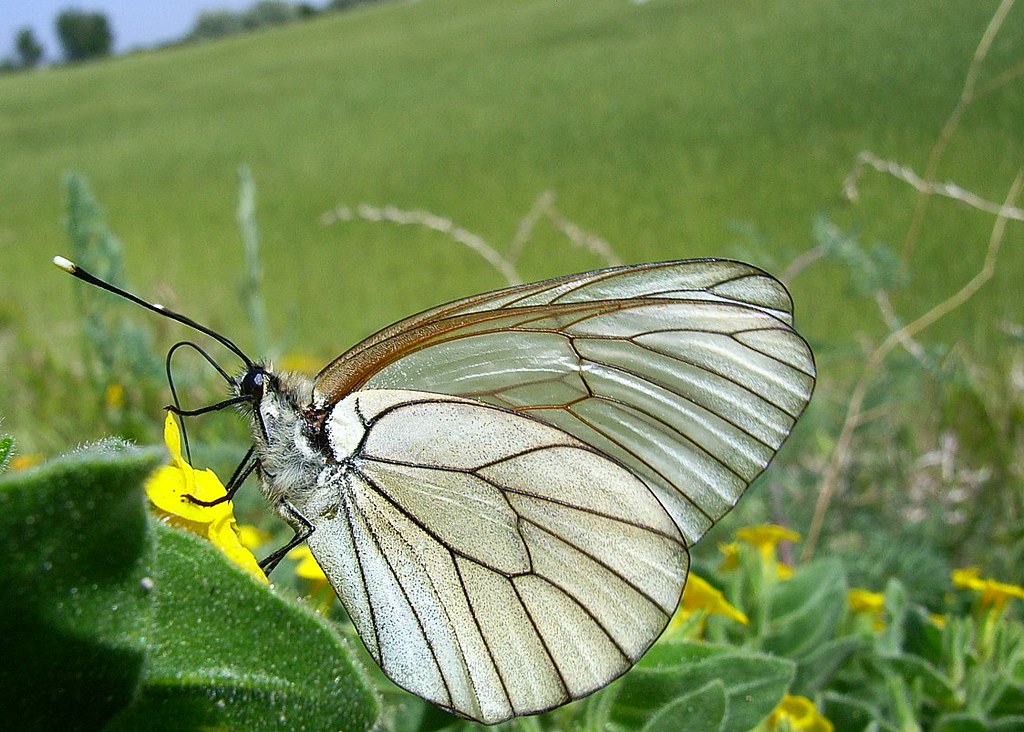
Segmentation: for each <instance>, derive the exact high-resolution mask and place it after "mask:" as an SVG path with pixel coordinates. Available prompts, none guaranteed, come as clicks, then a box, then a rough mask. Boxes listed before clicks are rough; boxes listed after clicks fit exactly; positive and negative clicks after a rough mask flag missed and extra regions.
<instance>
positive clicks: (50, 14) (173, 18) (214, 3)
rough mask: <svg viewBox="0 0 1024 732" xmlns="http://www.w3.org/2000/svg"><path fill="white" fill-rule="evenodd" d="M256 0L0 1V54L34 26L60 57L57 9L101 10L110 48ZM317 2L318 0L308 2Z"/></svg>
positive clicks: (149, 39)
mask: <svg viewBox="0 0 1024 732" xmlns="http://www.w3.org/2000/svg"><path fill="white" fill-rule="evenodd" d="M253 2H254V0H148V1H147V0H0V57H6V56H12V55H14V34H15V33H16V32H17V31H18V29H20V28H24V27H26V26H28V27H30V28H32V30H33V31H34V32H35V35H36V39H37V40H38V41H39V42H40V43H41V44H42V46H43V49H44V51H45V53H46V59H47V60H48V61H55V60H58V59H59V58H60V56H61V51H60V44H58V43H57V36H56V34H55V33H54V29H53V28H54V22H55V20H56V18H57V14H58V13H59V12H60V11H61V10H65V9H68V8H76V9H78V10H84V11H87V12H102V13H104V14H105V15H106V16H107V20H109V21H110V25H111V28H112V29H113V31H114V50H115V51H118V52H120V51H127V50H128V49H130V48H135V47H137V46H153V45H156V44H158V43H160V42H163V41H170V40H174V39H176V38H180V37H181V36H183V35H185V33H187V32H188V31H189V30H191V29H192V26H193V24H194V23H195V19H196V16H198V15H199V13H200V11H202V10H217V9H221V8H230V9H232V10H242V9H244V8H247V7H249V6H250V5H252V3H253ZM311 4H313V5H321V4H322V3H311Z"/></svg>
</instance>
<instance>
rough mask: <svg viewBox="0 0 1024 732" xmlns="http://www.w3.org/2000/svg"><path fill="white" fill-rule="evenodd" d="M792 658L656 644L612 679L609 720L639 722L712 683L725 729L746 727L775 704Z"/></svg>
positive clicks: (625, 723)
mask: <svg viewBox="0 0 1024 732" xmlns="http://www.w3.org/2000/svg"><path fill="white" fill-rule="evenodd" d="M793 671H794V665H793V663H792V662H791V661H788V660H786V659H782V658H776V657H773V656H767V655H764V654H760V653H754V652H751V651H746V650H742V649H738V648H734V647H732V646H716V645H711V644H700V643H692V642H684V641H669V642H660V643H658V644H656V645H655V646H654V648H652V649H651V650H650V651H649V652H648V653H647V655H646V656H645V657H644V659H643V660H642V661H641V662H640V663H639V664H638V665H637V666H636V668H634V669H633V670H632V671H630V672H629V673H628V674H626V675H625V676H623V677H622V679H620V680H619V681H617V682H616V684H617V687H616V691H617V695H616V698H615V702H614V704H613V707H612V709H611V712H610V714H609V717H610V721H611V722H612V723H613V724H618V725H620V726H622V727H625V728H628V729H635V728H637V727H640V726H642V725H643V724H645V723H646V722H647V720H649V719H651V718H652V717H653V716H654V715H657V714H659V713H661V712H662V710H664V709H666V708H667V707H669V706H674V705H675V702H676V701H677V700H679V699H681V698H684V697H686V696H688V695H690V694H692V693H694V692H696V691H698V690H702V689H703V688H704V687H705V686H707V685H708V684H709V683H711V682H713V681H721V682H722V683H723V684H724V691H725V697H726V700H727V702H728V703H727V705H726V709H727V714H726V718H725V721H724V722H723V724H722V725H721V729H723V730H749V729H751V728H752V727H753V726H754V725H756V724H757V723H758V722H760V721H761V720H762V719H764V718H765V717H766V716H768V714H769V713H770V712H771V711H772V709H774V708H775V707H776V705H777V704H778V703H779V700H781V699H782V696H783V694H785V692H786V689H787V688H788V686H789V683H790V682H791V681H792V679H793Z"/></svg>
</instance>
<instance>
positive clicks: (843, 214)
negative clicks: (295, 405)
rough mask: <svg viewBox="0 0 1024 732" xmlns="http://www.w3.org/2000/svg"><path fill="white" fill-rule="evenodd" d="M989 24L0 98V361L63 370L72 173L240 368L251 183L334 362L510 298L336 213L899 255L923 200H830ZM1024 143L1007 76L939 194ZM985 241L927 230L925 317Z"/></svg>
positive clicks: (332, 63) (573, 25)
mask: <svg viewBox="0 0 1024 732" xmlns="http://www.w3.org/2000/svg"><path fill="white" fill-rule="evenodd" d="M996 5H997V3H995V2H991V1H989V0H986V1H985V2H978V1H977V0H919V1H917V2H913V3H899V4H893V3H889V2H860V3H850V2H842V1H839V0H827V1H824V2H823V1H822V0H770V1H769V2H763V1H760V0H740V1H737V2H729V3H720V2H713V1H711V0H690V1H687V2H669V1H668V0H654V1H653V2H649V3H645V4H642V5H634V4H633V3H630V2H626V1H625V0H597V1H595V2H591V3H588V4H587V5H586V9H585V10H580V7H579V6H577V5H575V4H569V3H560V2H553V1H552V0H523V1H521V2H515V3H487V2H482V1H480V0H432V1H431V2H421V3H394V4H385V5H377V6H372V7H367V8H362V9H359V10H355V11H351V12H347V13H341V14H336V15H331V16H325V17H322V18H320V19H317V20H315V21H311V22H308V23H299V24H296V25H292V26H289V27H285V28H280V29H276V30H271V31H267V32H264V33H260V34H255V35H251V36H245V37H236V38H230V39H227V40H224V41H220V42H216V43H210V44H207V45H197V46H193V47H184V48H180V49H174V50H166V51H160V52H152V53H142V54H137V55H133V56H128V57H122V58H116V59H111V60H109V61H105V62H102V63H96V64H91V65H87V66H82V67H79V68H55V69H47V70H42V71H39V72H38V73H32V74H25V75H12V76H7V77H4V78H0V100H2V101H0V105H2V114H0V142H2V150H3V154H2V155H0V191H2V192H3V194H2V195H3V199H4V200H3V204H2V208H0V256H2V258H3V260H2V261H3V265H2V267H0V325H3V326H4V327H5V328H6V329H8V334H7V335H6V336H5V341H4V342H3V343H4V346H3V347H2V348H0V365H3V367H4V368H5V370H6V369H7V368H8V367H7V363H8V361H9V360H13V359H16V358H18V357H19V356H18V354H19V353H23V352H24V351H25V349H31V348H35V347H37V346H38V345H39V344H40V343H41V342H50V343H56V344H58V348H59V349H60V350H61V351H63V352H67V351H68V349H69V348H76V343H77V341H75V340H74V333H75V326H74V324H73V323H71V322H69V320H68V319H67V317H66V316H67V313H68V312H69V311H70V310H71V308H72V303H73V298H72V292H71V288H70V287H69V283H68V282H67V280H66V278H63V277H61V276H60V275H59V273H57V272H56V271H55V270H53V268H52V267H50V265H49V258H50V256H51V255H52V254H53V253H56V252H61V251H64V250H65V249H66V244H65V234H64V232H63V230H62V223H61V222H62V205H63V202H62V196H63V192H62V183H61V181H62V176H63V175H64V173H65V172H66V171H68V170H70V169H75V170H79V171H81V172H83V173H84V174H85V175H86V176H87V177H88V179H89V180H90V182H91V184H92V187H93V190H94V191H95V193H96V195H97V197H98V198H99V200H100V201H101V202H102V204H103V206H104V207H105V208H106V210H107V211H108V213H109V223H110V225H111V226H112V228H113V230H114V231H115V232H116V233H117V234H118V235H119V237H120V238H121V240H122V242H123V243H124V245H125V259H126V266H127V271H128V278H129V280H130V281H131V282H132V283H133V286H134V287H135V288H136V289H137V290H139V291H140V292H144V293H159V294H160V296H161V297H162V298H164V299H168V300H170V301H172V302H175V303H178V304H179V305H180V306H181V307H182V308H183V309H185V310H187V312H189V313H190V314H192V315H193V316H194V317H196V318H198V319H201V320H204V321H207V322H210V323H212V324H214V325H216V326H218V327H223V328H225V329H226V330H228V331H229V332H239V331H240V330H241V336H240V337H239V340H241V341H242V342H243V343H245V339H246V338H247V330H245V329H244V326H243V320H242V315H241V310H240V308H239V306H238V303H237V283H238V281H239V279H240V277H241V274H240V272H241V247H240V244H239V234H238V229H237V225H236V222H235V207H236V203H237V175H236V171H237V167H238V165H239V164H241V163H246V164H248V165H249V166H251V168H252V170H253V174H254V176H255V181H256V185H257V187H258V206H259V211H258V216H259V223H260V228H261V233H262V243H263V257H264V264H265V268H266V272H267V283H266V297H267V301H268V305H269V307H270V311H271V326H272V331H273V332H275V333H276V334H280V337H281V338H282V340H284V341H285V342H286V344H287V346H288V348H290V349H292V350H297V351H301V352H303V353H309V354H313V355H315V356H316V357H318V358H321V359H322V358H327V357H329V356H332V355H334V353H336V352H337V351H340V350H341V348H342V347H343V346H345V345H347V344H349V343H351V342H352V341H354V340H355V339H356V338H357V337H359V336H360V335H363V334H366V333H368V332H370V331H372V330H373V329H375V328H377V327H380V326H382V325H384V324H386V323H387V322H390V321H392V320H394V319H397V318H398V317H400V316H401V315H404V314H407V313H409V312H411V311H415V310H418V309H421V308H423V307H426V306H428V305H431V304H433V303H435V302H437V301H439V300H441V299H444V298H449V297H455V296H458V295H462V294H467V293H469V292H471V291H476V290H483V289H487V288H490V287H495V286H498V285H500V284H502V283H501V280H500V278H499V277H498V276H497V275H496V274H495V273H494V272H493V271H492V270H490V269H489V268H488V267H487V266H486V265H485V264H483V263H482V262H481V261H480V260H479V259H478V258H477V257H475V256H474V255H473V254H471V253H470V252H468V251H465V250H462V249H457V248H455V247H453V246H452V245H451V244H450V243H449V242H448V241H446V240H445V239H444V238H443V237H441V236H440V235H437V234H429V233H424V232H421V231H419V230H416V229H413V228H410V227H404V228H400V227H395V226H389V225H382V224H378V225H374V224H369V223H361V222H355V223H348V224H335V225H333V226H330V227H325V226H324V225H323V224H322V223H321V215H322V214H323V213H324V212H325V211H328V210H331V209H333V208H334V207H335V206H336V205H337V204H339V203H346V204H350V205H351V204H356V203H360V202H370V203H374V204H385V203H392V204H395V205H398V206H402V207H404V208H410V209H428V210H430V211H433V212H435V213H439V214H443V215H445V216H448V217H451V218H452V219H453V220H454V221H456V222H457V223H459V224H461V225H463V226H465V227H466V228H468V229H469V230H471V231H474V232H477V233H479V234H481V235H483V236H484V237H486V238H487V239H488V240H489V241H491V242H492V243H493V244H495V245H496V246H498V247H499V248H500V247H504V246H506V245H507V243H508V242H509V241H510V239H511V238H512V236H513V234H514V232H515V230H516V227H517V225H518V222H519V220H520V218H521V217H522V216H523V215H525V213H526V212H527V211H528V209H529V208H530V206H531V204H532V203H533V201H534V200H535V199H536V198H537V196H538V195H539V194H540V193H541V192H543V191H545V190H552V191H554V192H555V194H556V195H557V203H558V206H559V208H560V210H561V211H563V212H564V213H565V214H566V216H568V217H569V218H570V219H571V220H572V221H574V222H576V223H577V224H579V225H580V226H582V227H584V228H585V229H587V230H589V231H592V232H594V233H596V234H598V235H600V236H602V237H604V238H605V239H607V240H609V241H610V242H612V243H613V244H614V246H615V247H616V249H617V251H618V252H619V254H620V255H621V256H622V258H623V259H624V260H626V261H641V260H653V259H662V258H674V257H691V256H718V255H725V256H730V255H731V256H736V255H737V254H740V255H743V256H749V255H750V253H751V252H753V254H754V256H755V258H756V259H757V261H759V262H760V263H771V262H776V264H775V267H776V268H780V267H782V266H784V265H785V264H786V263H787V262H788V261H789V260H790V259H791V258H792V257H793V256H795V254H797V253H799V252H800V251H802V250H804V249H806V248H808V247H809V246H811V245H812V243H813V242H812V240H811V229H812V225H813V223H814V220H815V217H816V216H818V215H819V214H822V213H824V214H827V215H828V216H830V217H831V218H832V219H833V220H834V221H836V222H837V223H839V224H841V225H843V226H853V227H855V228H856V229H857V230H858V231H859V232H860V233H861V235H862V236H863V238H864V240H865V241H866V242H868V243H869V244H870V243H871V242H872V241H873V240H874V239H876V238H883V239H886V240H889V241H890V242H892V244H893V245H894V246H895V247H896V248H897V249H898V247H899V246H900V243H901V241H900V239H901V237H902V236H903V234H904V232H905V229H906V225H907V222H908V221H909V217H910V214H911V211H912V210H913V203H914V195H913V192H912V191H911V190H910V189H909V188H908V187H907V186H905V185H903V184H901V183H897V182H895V181H892V180H890V179H888V178H885V177H883V176H881V175H879V174H874V175H869V176H868V178H867V179H866V180H865V181H864V184H863V185H862V193H863V198H862V201H861V203H860V204H859V205H858V206H850V205H849V204H846V203H844V202H843V201H842V200H841V199H840V195H839V194H840V189H841V184H842V181H843V179H844V177H845V176H846V175H847V173H848V172H849V170H850V168H851V167H852V164H853V161H854V158H855V157H856V155H857V153H858V152H859V151H860V150H862V149H865V148H867V149H871V150H874V151H875V152H876V153H878V154H879V155H882V156H884V157H893V158H897V159H899V160H901V161H903V162H905V163H907V164H909V165H911V166H913V167H915V168H917V169H919V170H920V169H921V168H923V166H924V162H925V160H926V158H927V155H928V152H929V150H930V148H931V145H932V144H933V142H934V140H935V138H936V135H937V134H938V132H939V130H940V129H941V127H942V125H943V124H944V122H945V119H946V117H947V115H948V114H949V112H950V110H951V109H952V107H953V105H954V104H955V101H956V98H957V96H958V94H959V92H960V88H961V86H962V83H963V78H964V74H965V72H966V69H967V66H968V63H969V61H970V58H971V54H972V53H973V51H974V48H975V46H976V45H977V42H978V39H979V38H980V37H981V34H982V33H983V31H984V28H985V26H986V23H987V22H988V20H989V18H990V17H991V14H992V12H993V10H994V8H995V7H996ZM1012 28H1017V29H1018V31H1019V30H1020V29H1022V28H1024V8H1019V7H1018V8H1015V10H1014V16H1013V17H1012V18H1011V19H1010V20H1008V21H1007V29H1006V30H1005V31H1004V33H1003V34H1001V36H1000V37H999V39H998V40H997V44H996V46H995V48H994V49H993V51H992V53H991V56H990V59H989V62H990V63H989V65H988V66H987V68H988V69H991V71H990V72H989V76H992V75H994V74H996V73H998V72H999V71H1001V70H1003V69H1004V68H1007V67H1010V66H1011V65H1012V64H1013V63H1014V62H1015V61H1019V58H1020V55H1021V48H1020V46H1019V43H1020V39H1021V38H1022V37H1024V34H1022V33H1020V32H1016V31H1013V30H1012ZM1015 44H1017V45H1015ZM1022 119H1024V84H1022V83H1021V81H1020V79H1019V78H1018V79H1017V81H1016V82H1015V83H1014V84H1011V85H1008V86H1003V87H1001V88H1000V89H999V90H997V91H996V92H995V93H992V94H990V95H988V96H987V97H985V98H984V99H983V100H980V101H979V102H978V103H977V104H976V105H975V106H974V107H972V108H971V110H970V113H969V114H968V116H967V117H966V118H965V119H964V120H963V123H962V127H961V129H960V131H959V132H958V135H957V137H956V138H954V140H953V142H952V144H951V147H950V149H949V152H948V153H947V156H946V159H945V162H944V164H943V166H942V167H941V168H940V175H939V177H940V178H941V179H943V180H954V181H956V182H957V183H960V184H961V185H963V186H965V187H967V188H970V189H972V190H975V191H977V192H978V193H979V194H981V195H984V196H986V197H988V198H992V199H995V200H1001V199H1002V196H1003V195H1004V194H1005V190H1006V187H1007V186H1008V185H1009V182H1010V180H1011V179H1012V177H1013V175H1014V174H1015V172H1016V170H1017V169H1018V168H1019V167H1020V166H1021V164H1022V162H1024V135H1022V134H1021V132H1022V130H1024V124H1022V122H1021V120H1022ZM991 223H992V222H991V218H990V217H988V216H986V215H983V214H979V213H976V212H973V211H969V210H968V209H966V208H963V207H958V206H955V205H952V204H945V203H944V204H938V205H935V206H933V207H932V209H931V212H930V214H929V218H928V221H927V224H926V228H925V230H924V232H923V236H922V240H921V244H920V245H919V247H918V248H917V250H916V253H915V259H914V261H913V263H912V265H913V266H912V272H913V274H914V277H915V278H917V279H916V281H917V283H918V284H919V285H920V286H921V287H923V292H925V293H926V294H928V293H941V294H946V293H948V292H950V291H952V290H953V289H955V287H956V286H958V285H959V283H961V282H962V281H964V280H965V279H966V278H967V277H969V276H970V274H971V273H973V272H974V271H975V269H976V268H977V267H978V265H979V263H980V260H981V256H982V252H983V248H984V244H985V242H986V241H987V238H988V232H989V230H990V228H991ZM562 241H563V240H562V239H561V238H560V237H559V236H558V235H557V234H556V233H555V232H554V231H552V230H551V229H550V227H547V228H544V227H541V229H540V230H539V231H538V233H537V235H536V237H535V238H534V239H533V240H532V241H531V242H530V244H529V245H528V248H527V256H526V258H525V260H524V262H523V267H522V269H523V271H524V274H525V275H526V276H527V277H529V278H540V277H543V276H550V275H555V274H559V273H563V272H565V271H568V270H573V269H583V268H587V267H590V266H596V265H599V264H600V261H599V260H597V259H596V258H594V257H590V256H588V255H585V254H582V253H580V252H578V251H570V250H569V248H568V247H566V246H564V244H563V243H562ZM1022 241H1024V237H1022V235H1021V233H1020V230H1019V228H1018V229H1013V228H1011V230H1010V232H1009V238H1008V240H1007V243H1006V246H1005V250H1004V251H1005V252H1006V256H1005V257H1004V260H1003V261H1002V265H1001V269H1000V272H999V275H998V276H997V278H996V279H995V280H994V281H993V283H991V285H990V286H989V288H988V289H987V290H986V291H984V292H983V293H982V294H981V296H980V297H979V298H978V299H977V300H976V302H974V303H972V305H971V308H969V309H968V310H967V311H965V312H964V314H963V317H962V318H960V319H958V321H957V323H954V324H953V325H951V326H949V330H948V331H947V332H948V333H949V334H950V336H951V337H955V338H964V339H967V341H968V343H969V346H970V347H971V348H973V349H976V350H977V351H978V352H979V353H985V352H987V351H988V350H990V349H992V348H993V347H994V345H993V344H994V341H993V338H995V337H998V334H995V336H993V334H992V333H990V331H989V330H988V329H978V328H974V327H973V326H972V323H973V322H974V320H975V319H976V318H978V317H982V316H984V317H985V318H986V319H987V320H988V321H989V322H999V321H1005V320H1009V321H1012V322H1019V321H1020V319H1021V309H1020V306H1019V304H1017V303H1018V302H1019V300H1018V299H1017V298H1018V295H1017V290H1018V287H1019V282H1020V280H1021V277H1022V276H1024V257H1021V256H1020V246H1021V244H1022ZM794 294H795V297H796V301H797V314H798V318H799V320H800V322H801V325H802V328H803V330H805V332H807V333H808V334H810V336H811V338H812V339H814V340H817V341H818V342H824V341H826V340H828V339H834V338H835V337H836V335H837V333H842V334H844V336H845V335H850V340H852V334H853V333H854V332H855V331H856V330H857V329H858V328H861V327H867V328H869V329H877V328H878V322H877V320H878V319H877V316H876V315H874V314H873V313H871V312H867V313H861V312H856V311H854V310H853V309H852V308H851V303H855V302H856V301H855V300H852V299H851V295H850V292H849V289H848V287H847V283H846V278H845V275H844V274H843V273H842V272H841V271H839V270H838V269H836V268H834V267H828V268H819V269H818V270H815V271H813V272H811V273H809V274H807V275H805V276H803V277H801V278H800V279H798V280H797V281H796V282H795V283H794ZM915 297H918V296H915ZM931 299H934V298H933V297H932V296H931V295H929V300H931ZM909 306H910V308H911V309H912V308H913V306H914V302H913V300H911V302H909ZM837 329H838V330H837ZM285 334H287V335H285ZM12 409H13V408H12V407H10V406H9V405H7V404H5V403H4V402H3V401H2V400H0V412H3V411H7V412H10V411H12ZM8 419H9V420H10V421H8V423H7V427H9V428H12V429H13V428H14V427H15V426H16V425H18V423H19V418H18V417H17V416H16V415H10V414H9V415H8Z"/></svg>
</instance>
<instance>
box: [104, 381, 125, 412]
mask: <svg viewBox="0 0 1024 732" xmlns="http://www.w3.org/2000/svg"><path fill="white" fill-rule="evenodd" d="M103 401H104V402H105V403H106V405H107V409H111V410H116V409H120V408H121V407H123V406H124V387H123V386H121V385H120V384H110V385H109V386H108V387H107V390H106V392H105V393H104V395H103Z"/></svg>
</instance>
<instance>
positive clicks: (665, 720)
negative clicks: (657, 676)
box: [640, 680, 729, 732]
mask: <svg viewBox="0 0 1024 732" xmlns="http://www.w3.org/2000/svg"><path fill="white" fill-rule="evenodd" d="M728 711H729V703H728V700H727V699H726V697H725V684H723V683H722V681H721V680H715V681H710V682H708V683H707V684H705V685H704V686H702V687H701V688H699V689H697V690H696V691H692V692H690V693H689V694H684V695H683V696H681V697H678V698H677V699H676V700H675V701H673V702H670V703H669V704H666V705H665V706H663V707H662V708H661V709H659V710H658V711H657V712H656V713H655V714H654V716H653V717H651V719H650V720H649V721H648V722H647V724H645V725H644V726H643V727H641V728H640V729H641V730H642V732H678V730H680V729H685V730H688V732H718V731H719V730H722V729H724V728H725V721H726V717H727V716H728Z"/></svg>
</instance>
